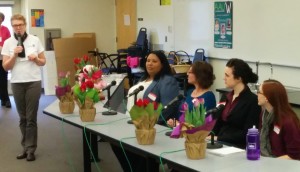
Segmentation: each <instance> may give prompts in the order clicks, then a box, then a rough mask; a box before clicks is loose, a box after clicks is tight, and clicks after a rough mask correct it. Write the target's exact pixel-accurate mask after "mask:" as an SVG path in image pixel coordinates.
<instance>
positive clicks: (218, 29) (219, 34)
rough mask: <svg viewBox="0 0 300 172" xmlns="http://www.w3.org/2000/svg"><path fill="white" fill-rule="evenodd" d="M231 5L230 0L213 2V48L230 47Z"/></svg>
mask: <svg viewBox="0 0 300 172" xmlns="http://www.w3.org/2000/svg"><path fill="white" fill-rule="evenodd" d="M232 5H233V3H232V1H226V2H224V1H223V2H215V17H214V47H215V48H229V49H231V48H232V11H233V10H232V8H233V6H232Z"/></svg>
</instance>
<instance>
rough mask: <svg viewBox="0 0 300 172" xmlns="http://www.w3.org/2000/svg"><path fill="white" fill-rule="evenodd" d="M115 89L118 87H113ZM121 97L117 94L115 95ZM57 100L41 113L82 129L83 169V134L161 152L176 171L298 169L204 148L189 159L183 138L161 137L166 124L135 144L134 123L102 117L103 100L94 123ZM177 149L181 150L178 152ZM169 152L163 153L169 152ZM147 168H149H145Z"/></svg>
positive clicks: (299, 165)
mask: <svg viewBox="0 0 300 172" xmlns="http://www.w3.org/2000/svg"><path fill="white" fill-rule="evenodd" d="M116 90H118V88H116ZM116 97H118V98H119V99H121V100H122V97H121V96H116ZM58 103H59V101H58V100H57V101H55V102H53V103H52V104H51V105H49V106H48V107H47V108H45V109H44V111H43V112H44V113H45V114H47V115H49V116H52V117H54V118H56V119H59V120H63V121H64V122H66V123H69V124H71V125H73V126H76V127H79V128H81V129H82V130H83V132H82V135H83V138H84V139H83V151H84V171H85V172H90V171H91V164H90V163H91V162H90V157H91V153H90V151H89V147H88V144H87V142H86V139H85V136H86V135H88V136H89V135H93V134H94V135H99V136H101V137H103V138H104V139H105V140H107V141H109V142H111V143H112V144H115V145H119V144H120V140H122V145H123V146H124V148H125V149H126V151H132V152H136V153H139V154H140V155H141V156H144V157H149V158H151V159H154V160H156V161H157V162H159V160H160V158H161V155H162V161H163V162H164V163H168V164H169V165H170V166H172V167H173V168H175V169H178V170H180V171H204V172H219V171H222V172H241V171H243V172H253V171H255V172H276V171H285V172H296V171H299V169H300V162H299V161H295V160H282V159H276V158H266V157H261V159H260V160H258V161H249V160H247V159H246V155H245V152H241V153H235V154H230V155H226V156H224V157H220V156H217V155H214V154H211V153H209V151H207V154H206V158H205V159H201V160H190V159H188V158H187V157H186V154H185V151H184V150H183V149H184V139H183V138H181V139H171V138H169V137H167V136H165V132H166V130H167V129H168V128H167V127H164V126H160V125H156V126H155V128H156V130H157V133H156V138H155V143H154V144H153V145H139V144H138V143H137V140H136V139H135V138H133V137H135V127H134V125H131V124H127V120H128V119H129V117H128V116H126V115H125V114H124V113H118V114H117V115H113V116H103V115H102V114H101V112H103V111H106V110H107V109H105V108H103V103H98V104H96V109H97V115H96V118H95V121H94V122H81V120H80V117H79V113H78V108H77V107H76V108H75V110H74V113H73V115H65V114H61V113H60V111H59V108H58ZM91 133H92V134H91ZM178 150H181V151H178ZM172 151H175V152H173V153H166V152H172ZM149 171H151V170H150V169H149Z"/></svg>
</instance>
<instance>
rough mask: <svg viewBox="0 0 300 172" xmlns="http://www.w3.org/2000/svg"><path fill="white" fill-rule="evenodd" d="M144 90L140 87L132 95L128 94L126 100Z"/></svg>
mask: <svg viewBox="0 0 300 172" xmlns="http://www.w3.org/2000/svg"><path fill="white" fill-rule="evenodd" d="M143 90H144V86H142V85H140V86H139V87H138V88H137V89H135V90H134V91H133V92H132V93H130V94H128V95H127V96H126V98H128V97H131V96H133V95H136V94H138V93H139V92H140V91H143Z"/></svg>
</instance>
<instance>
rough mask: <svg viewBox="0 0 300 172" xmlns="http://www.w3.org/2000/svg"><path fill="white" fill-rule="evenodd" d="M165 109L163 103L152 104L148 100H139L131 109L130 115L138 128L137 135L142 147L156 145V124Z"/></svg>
mask: <svg viewBox="0 0 300 172" xmlns="http://www.w3.org/2000/svg"><path fill="white" fill-rule="evenodd" d="M162 109H163V106H162V104H161V103H157V102H150V101H149V100H148V99H143V100H142V99H138V100H137V102H136V103H135V105H134V106H133V107H132V108H131V109H130V111H129V114H130V117H131V119H132V122H133V124H134V125H135V127H136V130H135V134H136V138H137V141H138V144H140V145H151V144H153V143H154V139H155V134H156V129H155V128H154V125H155V124H156V122H157V120H158V117H159V115H160V113H161V111H162Z"/></svg>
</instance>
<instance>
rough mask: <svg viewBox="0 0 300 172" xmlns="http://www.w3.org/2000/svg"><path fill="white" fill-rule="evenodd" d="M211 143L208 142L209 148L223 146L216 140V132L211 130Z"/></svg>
mask: <svg viewBox="0 0 300 172" xmlns="http://www.w3.org/2000/svg"><path fill="white" fill-rule="evenodd" d="M210 136H211V137H210V143H207V149H218V148H221V147H223V145H222V144H221V143H217V142H215V133H214V132H210Z"/></svg>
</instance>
